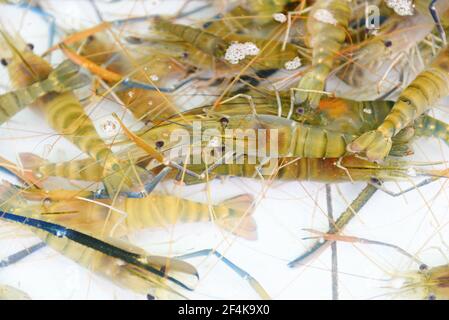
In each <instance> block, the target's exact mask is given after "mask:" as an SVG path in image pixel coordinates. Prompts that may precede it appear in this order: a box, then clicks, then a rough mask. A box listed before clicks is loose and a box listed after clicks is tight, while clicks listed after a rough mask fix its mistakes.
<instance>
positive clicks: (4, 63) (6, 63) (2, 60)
mask: <svg viewBox="0 0 449 320" xmlns="http://www.w3.org/2000/svg"><path fill="white" fill-rule="evenodd" d="M0 62H1V63H2V66H5V67H6V66H7V65H8V61H6V59H5V58H2V59H1V60H0Z"/></svg>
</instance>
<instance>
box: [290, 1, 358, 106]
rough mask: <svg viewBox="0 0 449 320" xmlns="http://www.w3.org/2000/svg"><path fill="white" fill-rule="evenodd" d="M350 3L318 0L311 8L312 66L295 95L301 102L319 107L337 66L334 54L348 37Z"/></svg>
mask: <svg viewBox="0 0 449 320" xmlns="http://www.w3.org/2000/svg"><path fill="white" fill-rule="evenodd" d="M350 16H351V5H350V1H348V0H318V1H317V2H315V4H314V5H313V7H312V11H311V12H310V15H309V18H308V21H307V31H308V34H309V36H310V46H311V48H312V51H313V59H312V69H311V70H310V71H308V72H307V73H306V74H305V75H304V76H303V77H302V78H301V80H300V82H299V84H298V88H299V89H300V90H301V91H299V92H297V93H296V94H295V97H296V100H297V101H299V102H304V101H306V102H308V103H310V105H311V106H312V107H316V106H317V105H318V103H319V101H320V98H321V92H322V91H324V87H325V81H326V78H327V77H328V75H329V73H330V72H331V70H332V67H333V65H334V60H335V55H336V54H337V52H338V51H339V50H340V48H341V46H342V44H343V42H344V40H345V38H346V29H347V27H348V23H349V18H350Z"/></svg>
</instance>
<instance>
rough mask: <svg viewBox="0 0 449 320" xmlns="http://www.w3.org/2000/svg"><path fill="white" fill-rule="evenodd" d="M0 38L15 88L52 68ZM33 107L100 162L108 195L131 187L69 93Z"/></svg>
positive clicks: (54, 95) (44, 99) (49, 96)
mask: <svg viewBox="0 0 449 320" xmlns="http://www.w3.org/2000/svg"><path fill="white" fill-rule="evenodd" d="M2 36H3V38H4V40H5V41H6V43H7V44H8V46H9V48H10V49H11V52H12V54H13V55H12V60H11V62H10V63H8V72H9V74H10V78H11V82H12V84H13V86H14V87H15V88H22V87H24V86H28V85H31V84H33V83H35V82H36V81H42V80H43V79H45V78H47V77H48V76H49V74H50V73H51V72H52V68H51V66H50V65H49V64H48V63H47V62H46V61H45V60H44V59H42V58H41V57H39V56H37V55H36V54H34V53H33V52H31V51H29V50H24V51H22V52H20V51H19V50H18V49H17V48H16V47H15V46H14V45H13V44H12V42H11V39H10V38H9V36H8V35H6V34H5V33H3V32H2ZM35 105H36V106H37V107H38V108H39V109H40V110H41V111H43V113H44V114H45V117H46V120H47V122H48V124H49V125H50V126H51V127H53V128H54V129H55V130H56V131H57V132H59V133H61V134H64V135H65V136H66V137H67V138H68V139H69V140H70V141H71V142H73V143H74V144H75V145H76V146H77V147H78V148H80V149H81V150H82V151H84V152H86V153H87V154H88V155H89V156H90V157H92V158H93V159H95V160H97V161H100V162H102V163H103V165H104V168H105V178H104V180H103V182H104V184H105V186H106V188H107V189H108V192H109V193H110V194H115V193H117V191H118V189H119V188H120V186H121V185H123V186H124V187H125V188H126V187H128V188H129V187H130V186H131V185H132V184H133V182H132V180H131V177H127V176H126V174H125V171H124V168H121V166H120V164H119V163H118V161H117V160H116V158H115V156H114V155H113V153H112V151H111V150H110V148H109V147H108V146H107V145H106V144H105V143H104V141H103V140H102V139H101V138H100V137H99V136H98V134H97V132H96V129H95V127H94V125H93V123H92V121H91V120H90V119H89V117H88V116H87V114H86V113H85V112H84V108H83V107H82V105H81V104H80V102H79V101H78V99H77V98H76V97H75V95H74V94H73V93H72V92H65V93H61V94H58V93H49V94H47V95H45V96H44V97H42V98H40V99H38V100H37V101H36V102H35Z"/></svg>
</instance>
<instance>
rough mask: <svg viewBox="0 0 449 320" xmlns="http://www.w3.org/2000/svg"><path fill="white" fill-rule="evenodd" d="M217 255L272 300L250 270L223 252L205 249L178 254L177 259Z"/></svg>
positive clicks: (262, 295)
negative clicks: (243, 267) (242, 267)
mask: <svg viewBox="0 0 449 320" xmlns="http://www.w3.org/2000/svg"><path fill="white" fill-rule="evenodd" d="M212 254H213V255H214V256H216V257H217V258H218V259H219V260H221V261H223V263H224V264H226V265H227V266H228V267H229V268H231V269H232V270H233V271H234V272H235V273H237V274H238V275H239V276H240V277H241V278H242V279H244V280H246V281H248V282H249V284H250V286H251V287H252V288H253V289H254V290H255V291H256V292H257V294H258V295H259V296H260V297H261V298H262V299H264V300H270V299H271V297H270V295H269V294H268V293H267V292H266V291H265V289H264V288H263V287H262V285H261V284H260V283H259V282H258V281H257V280H256V279H255V278H253V276H251V275H250V274H249V273H248V272H246V271H245V270H243V269H241V268H240V267H239V266H237V265H236V264H235V263H233V262H232V261H230V260H229V259H228V258H226V257H225V256H223V255H222V254H221V253H219V252H218V251H217V250H215V249H203V250H199V251H195V252H191V253H187V254H183V255H181V256H177V257H176V258H177V259H190V258H196V257H202V256H209V255H212Z"/></svg>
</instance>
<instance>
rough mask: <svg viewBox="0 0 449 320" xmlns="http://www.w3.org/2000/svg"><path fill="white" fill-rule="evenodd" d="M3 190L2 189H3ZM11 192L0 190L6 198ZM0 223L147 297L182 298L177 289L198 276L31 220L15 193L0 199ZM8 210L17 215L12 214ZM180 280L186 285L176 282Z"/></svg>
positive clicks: (119, 245) (129, 248) (175, 263)
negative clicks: (23, 228)
mask: <svg viewBox="0 0 449 320" xmlns="http://www.w3.org/2000/svg"><path fill="white" fill-rule="evenodd" d="M3 189H4V188H3ZM11 193H13V191H11V190H6V191H5V190H3V195H2V196H5V195H10V194H11ZM1 208H2V212H1V213H0V218H1V219H2V220H6V221H10V222H16V223H20V224H23V225H28V226H30V227H32V228H33V229H34V232H35V233H36V235H37V236H39V237H40V238H41V239H42V240H43V241H44V242H45V243H47V245H48V246H49V247H51V248H53V249H54V250H56V251H57V252H60V253H61V254H63V255H64V256H66V257H68V258H70V259H72V260H73V261H75V262H77V263H79V264H81V265H82V266H84V267H86V268H88V269H90V270H92V271H93V272H95V273H97V274H99V275H101V276H103V277H106V278H107V279H109V280H111V281H112V282H114V283H115V284H117V285H119V286H121V287H123V288H127V289H130V290H133V291H134V292H136V293H139V294H144V295H148V294H151V293H153V292H154V290H156V289H162V290H164V291H166V292H167V293H169V294H170V295H171V297H172V298H180V297H183V295H182V294H181V293H178V290H179V289H187V290H191V288H192V286H193V285H195V283H196V282H197V280H198V274H197V271H196V269H195V268H194V267H192V266H191V265H190V264H188V263H186V262H183V261H179V260H176V259H170V258H166V257H158V256H151V255H149V254H148V253H146V252H145V251H143V250H142V249H140V248H138V247H135V246H133V245H131V244H128V243H126V242H123V241H119V240H116V239H105V240H102V239H98V238H94V237H92V236H90V235H88V234H86V233H82V232H79V231H76V230H74V229H69V228H66V227H63V226H61V225H57V224H54V223H51V222H47V221H45V220H42V219H36V218H33V216H35V213H33V211H32V210H30V208H28V205H27V203H26V202H24V200H23V199H22V198H21V197H20V196H19V195H17V194H15V195H14V194H13V195H12V197H8V200H6V201H4V200H2V205H1ZM8 211H14V212H20V214H13V213H10V212H8ZM177 277H184V278H185V281H189V282H190V283H189V284H188V285H186V284H184V283H183V282H181V281H179V280H178V279H177Z"/></svg>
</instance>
